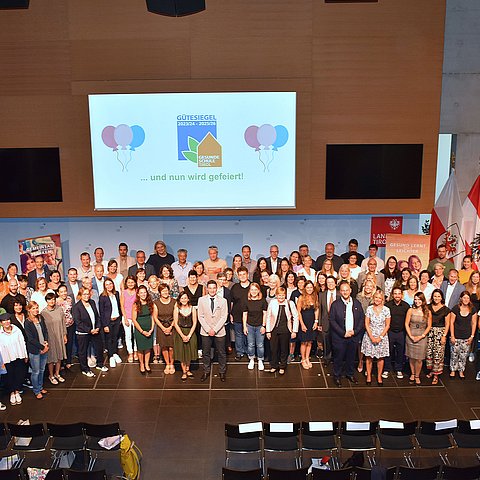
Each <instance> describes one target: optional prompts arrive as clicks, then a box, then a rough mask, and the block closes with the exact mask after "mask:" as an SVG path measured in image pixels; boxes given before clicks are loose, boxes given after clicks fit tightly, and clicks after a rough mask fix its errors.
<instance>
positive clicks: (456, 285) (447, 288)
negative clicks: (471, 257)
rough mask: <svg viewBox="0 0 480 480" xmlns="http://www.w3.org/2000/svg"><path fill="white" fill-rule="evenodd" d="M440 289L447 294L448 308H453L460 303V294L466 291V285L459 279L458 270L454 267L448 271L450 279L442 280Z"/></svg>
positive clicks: (446, 302)
mask: <svg viewBox="0 0 480 480" xmlns="http://www.w3.org/2000/svg"><path fill="white" fill-rule="evenodd" d="M440 290H441V291H442V292H443V295H445V305H446V306H447V307H448V308H450V309H452V307H454V306H455V305H458V302H459V300H460V294H461V293H462V292H463V291H465V285H462V284H461V283H460V282H459V281H458V270H456V269H455V268H452V269H451V270H450V272H448V280H444V281H443V282H442V284H441V285H440Z"/></svg>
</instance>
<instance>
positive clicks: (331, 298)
mask: <svg viewBox="0 0 480 480" xmlns="http://www.w3.org/2000/svg"><path fill="white" fill-rule="evenodd" d="M329 295H330V300H329V301H328V311H330V307H331V306H332V303H333V293H332V292H330V293H329Z"/></svg>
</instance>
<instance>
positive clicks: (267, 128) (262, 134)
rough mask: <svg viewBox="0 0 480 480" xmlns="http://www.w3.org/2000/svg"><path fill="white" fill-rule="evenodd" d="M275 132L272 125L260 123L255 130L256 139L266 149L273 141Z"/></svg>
mask: <svg viewBox="0 0 480 480" xmlns="http://www.w3.org/2000/svg"><path fill="white" fill-rule="evenodd" d="M276 138H277V132H276V130H275V128H274V127H272V125H270V124H268V123H266V124H264V125H262V126H261V127H260V128H259V129H258V132H257V140H258V143H260V145H263V146H264V147H265V148H266V149H267V150H268V147H269V146H270V145H273V144H274V143H275V140H276Z"/></svg>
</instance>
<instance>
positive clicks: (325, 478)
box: [312, 467, 353, 480]
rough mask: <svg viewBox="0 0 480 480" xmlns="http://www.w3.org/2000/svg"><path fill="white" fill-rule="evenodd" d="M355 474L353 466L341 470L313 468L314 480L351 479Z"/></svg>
mask: <svg viewBox="0 0 480 480" xmlns="http://www.w3.org/2000/svg"><path fill="white" fill-rule="evenodd" d="M352 476H353V468H351V467H348V468H341V469H340V470H321V469H320V468H312V480H349V479H350V478H352Z"/></svg>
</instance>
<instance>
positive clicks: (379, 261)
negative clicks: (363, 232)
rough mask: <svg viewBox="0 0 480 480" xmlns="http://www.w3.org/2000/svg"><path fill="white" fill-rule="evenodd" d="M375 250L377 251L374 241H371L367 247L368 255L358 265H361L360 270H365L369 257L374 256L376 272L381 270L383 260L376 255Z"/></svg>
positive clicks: (383, 263) (383, 265)
mask: <svg viewBox="0 0 480 480" xmlns="http://www.w3.org/2000/svg"><path fill="white" fill-rule="evenodd" d="M377 252H378V247H377V246H376V245H375V244H374V243H372V244H371V245H370V246H369V247H368V257H367V258H365V259H364V260H363V261H362V264H361V265H360V267H362V270H363V271H364V272H366V271H367V264H368V260H369V259H370V258H374V259H375V261H376V262H377V272H379V271H380V270H383V268H384V267H385V262H384V261H383V260H382V259H381V258H380V257H379V256H377Z"/></svg>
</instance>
